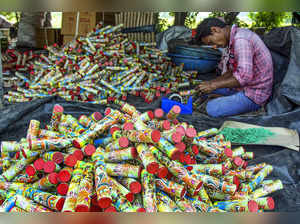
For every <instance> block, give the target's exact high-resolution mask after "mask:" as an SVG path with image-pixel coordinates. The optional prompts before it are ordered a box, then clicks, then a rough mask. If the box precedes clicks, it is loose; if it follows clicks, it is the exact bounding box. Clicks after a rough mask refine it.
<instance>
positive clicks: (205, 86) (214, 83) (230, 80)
mask: <svg viewBox="0 0 300 224" xmlns="http://www.w3.org/2000/svg"><path fill="white" fill-rule="evenodd" d="M237 87H240V83H239V82H238V81H237V79H236V78H235V77H234V76H233V74H232V72H231V71H227V72H226V73H224V74H223V75H221V76H219V77H218V78H216V79H214V80H211V81H208V82H203V83H201V84H200V85H199V86H198V89H199V91H200V92H201V93H210V92H212V91H214V90H216V89H220V88H237Z"/></svg>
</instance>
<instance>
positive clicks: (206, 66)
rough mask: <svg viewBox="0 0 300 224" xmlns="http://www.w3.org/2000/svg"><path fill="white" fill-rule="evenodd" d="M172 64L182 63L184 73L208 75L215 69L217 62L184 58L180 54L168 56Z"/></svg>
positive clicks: (197, 58)
mask: <svg viewBox="0 0 300 224" xmlns="http://www.w3.org/2000/svg"><path fill="white" fill-rule="evenodd" d="M168 56H169V57H171V59H172V62H174V63H175V64H176V65H180V64H182V63H184V67H183V69H184V70H185V71H198V72H199V73H208V72H211V71H213V70H214V69H216V67H217V65H218V62H219V60H214V59H201V58H199V57H193V56H185V55H180V54H168Z"/></svg>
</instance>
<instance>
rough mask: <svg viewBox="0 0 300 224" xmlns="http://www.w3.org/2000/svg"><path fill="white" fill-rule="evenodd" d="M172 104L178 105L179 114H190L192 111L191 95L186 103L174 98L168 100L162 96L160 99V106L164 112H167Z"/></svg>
mask: <svg viewBox="0 0 300 224" xmlns="http://www.w3.org/2000/svg"><path fill="white" fill-rule="evenodd" d="M174 105H178V106H180V108H181V113H180V114H192V113H193V97H190V98H189V100H188V102H187V104H182V103H180V102H177V101H175V100H170V99H168V98H165V97H163V98H162V99H161V108H162V109H163V111H164V112H165V113H168V112H169V111H170V110H171V108H172V107H173V106H174Z"/></svg>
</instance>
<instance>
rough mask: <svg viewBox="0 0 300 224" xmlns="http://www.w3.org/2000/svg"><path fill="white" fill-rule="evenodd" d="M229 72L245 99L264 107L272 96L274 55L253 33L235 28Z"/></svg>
mask: <svg viewBox="0 0 300 224" xmlns="http://www.w3.org/2000/svg"><path fill="white" fill-rule="evenodd" d="M228 50H229V63H228V64H227V65H229V68H230V69H231V71H233V76H234V77H235V78H236V79H237V80H238V82H239V83H240V85H241V88H238V90H239V91H242V90H243V91H244V93H245V95H246V96H247V97H249V98H250V99H251V100H253V101H254V102H255V103H256V104H258V105H263V104H264V103H266V101H267V100H268V99H269V97H270V96H271V94H272V86H273V63H272V57H271V54H270V51H269V50H268V48H267V47H266V45H265V44H264V42H263V41H262V40H261V39H260V38H259V36H258V35H257V34H255V33H253V32H251V31H250V30H247V29H242V28H238V27H237V26H236V25H233V26H232V29H231V34H230V42H229V47H228Z"/></svg>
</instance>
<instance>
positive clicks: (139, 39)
mask: <svg viewBox="0 0 300 224" xmlns="http://www.w3.org/2000/svg"><path fill="white" fill-rule="evenodd" d="M136 20H137V26H141V13H140V12H138V13H137V18H136ZM137 41H138V42H141V32H138V33H137Z"/></svg>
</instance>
